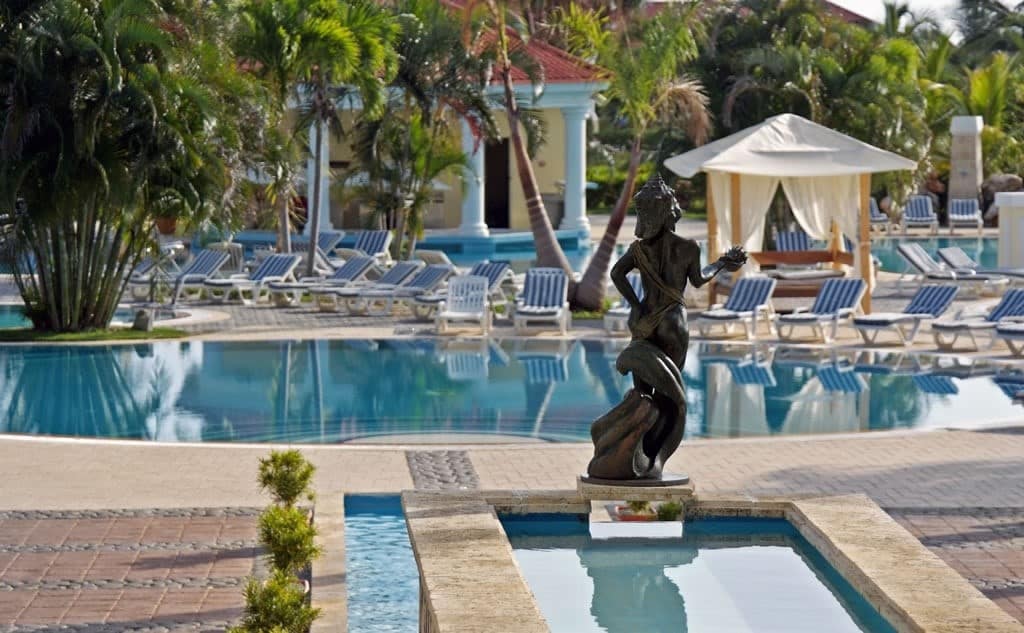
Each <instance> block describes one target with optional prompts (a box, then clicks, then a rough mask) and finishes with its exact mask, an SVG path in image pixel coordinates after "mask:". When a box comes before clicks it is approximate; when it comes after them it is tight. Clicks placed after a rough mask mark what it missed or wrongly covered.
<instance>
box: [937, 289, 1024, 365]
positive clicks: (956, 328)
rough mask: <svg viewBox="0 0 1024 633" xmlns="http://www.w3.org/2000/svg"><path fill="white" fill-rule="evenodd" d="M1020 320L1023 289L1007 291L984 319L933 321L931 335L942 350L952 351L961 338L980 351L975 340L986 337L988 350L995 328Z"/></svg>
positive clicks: (992, 340) (992, 343)
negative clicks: (966, 338) (968, 340)
mask: <svg viewBox="0 0 1024 633" xmlns="http://www.w3.org/2000/svg"><path fill="white" fill-rule="evenodd" d="M1021 318H1024V288H1016V289H1013V290H1007V291H1006V294H1004V295H1003V298H1002V299H1001V300H1000V301H999V303H998V304H997V305H996V307H994V308H992V310H991V311H990V312H989V313H988V314H987V315H986V316H984V317H979V318H973V319H958V320H953V321H935V322H934V323H932V335H933V336H934V337H935V344H936V345H938V347H939V349H942V350H950V349H953V347H954V346H955V345H956V342H957V341H958V340H959V339H960V337H961V336H966V337H968V338H969V339H970V340H971V345H972V346H973V349H975V350H978V349H981V346H980V345H979V344H978V339H977V335H979V334H982V335H985V336H987V337H988V339H989V340H988V342H987V345H985V347H986V348H989V347H992V346H993V345H994V344H995V342H996V340H997V339H996V334H997V328H998V327H999V326H1000V325H1005V324H1008V323H1010V322H1012V321H1010V320H1011V319H1021Z"/></svg>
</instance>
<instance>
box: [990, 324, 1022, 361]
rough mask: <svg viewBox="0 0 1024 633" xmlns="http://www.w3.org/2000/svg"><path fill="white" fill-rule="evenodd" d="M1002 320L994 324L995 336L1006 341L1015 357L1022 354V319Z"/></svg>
mask: <svg viewBox="0 0 1024 633" xmlns="http://www.w3.org/2000/svg"><path fill="white" fill-rule="evenodd" d="M1003 321H1004V322H1003V323H1000V324H999V325H997V326H996V337H997V338H999V339H1002V341H1003V342H1004V343H1006V346H1007V347H1009V348H1010V353H1011V354H1013V355H1014V356H1017V357H1021V356H1024V321H1016V320H1012V321H1010V322H1006V319H1004V320H1003Z"/></svg>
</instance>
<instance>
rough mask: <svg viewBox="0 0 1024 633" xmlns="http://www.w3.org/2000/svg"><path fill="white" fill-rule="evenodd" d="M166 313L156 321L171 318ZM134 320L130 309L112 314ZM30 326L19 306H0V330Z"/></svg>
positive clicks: (127, 320)
mask: <svg viewBox="0 0 1024 633" xmlns="http://www.w3.org/2000/svg"><path fill="white" fill-rule="evenodd" d="M161 312H162V311H161ZM167 312H168V314H167V315H162V314H158V315H157V320H160V319H167V318H171V316H172V315H171V314H170V311H167ZM134 318H135V313H134V312H133V311H132V309H131V308H118V309H117V310H116V311H115V312H114V321H120V322H122V323H131V321H132V320H133V319H134ZM31 326H32V323H31V322H30V321H29V320H28V319H26V318H25V312H24V310H23V309H22V307H21V306H15V305H0V329H5V328H20V327H31Z"/></svg>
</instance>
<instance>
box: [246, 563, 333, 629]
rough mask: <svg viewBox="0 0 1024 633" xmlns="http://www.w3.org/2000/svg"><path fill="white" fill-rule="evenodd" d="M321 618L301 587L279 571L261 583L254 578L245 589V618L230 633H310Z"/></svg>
mask: <svg viewBox="0 0 1024 633" xmlns="http://www.w3.org/2000/svg"><path fill="white" fill-rule="evenodd" d="M319 615H320V609H314V608H313V607H311V606H309V604H308V603H307V601H306V595H305V592H304V590H303V586H302V584H301V583H300V582H299V581H298V580H297V579H296V578H295V577H294V576H292V575H291V574H289V573H287V572H284V571H281V570H278V571H275V572H274V573H273V575H272V576H271V577H270V578H269V579H267V581H266V582H265V583H262V582H260V581H258V580H256V579H255V578H251V579H250V580H249V582H248V584H246V586H245V617H244V618H243V619H242V624H241V625H240V626H236V627H234V628H232V629H230V630H229V633H307V632H308V631H309V627H310V626H311V625H312V624H313V620H315V619H316V618H317V616H319Z"/></svg>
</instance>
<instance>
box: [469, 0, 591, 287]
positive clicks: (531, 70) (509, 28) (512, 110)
mask: <svg viewBox="0 0 1024 633" xmlns="http://www.w3.org/2000/svg"><path fill="white" fill-rule="evenodd" d="M509 4H510V3H509V2H508V1H507V0H468V1H467V2H466V5H465V8H464V24H465V33H466V40H467V43H468V40H469V37H470V36H471V34H472V31H471V25H472V24H474V22H475V20H474V16H475V15H482V16H483V17H484V19H485V22H486V24H487V26H488V28H489V33H488V37H486V38H482V39H481V40H480V41H481V42H486V43H488V44H489V46H488V47H487V50H486V51H480V52H481V54H487V55H489V56H493V57H494V60H495V72H497V74H498V78H499V79H500V80H501V85H502V88H503V92H504V106H505V114H506V116H507V117H508V128H509V140H510V142H511V145H512V150H513V152H514V154H515V157H516V170H517V171H518V173H519V182H520V183H521V184H522V187H523V197H524V198H525V199H526V211H527V214H528V215H529V218H530V231H531V232H532V233H533V238H534V242H535V248H536V250H537V265H538V266H543V267H551V268H561V269H562V270H564V271H565V272H566V274H567V275H569V276H570V279H571V278H572V273H573V271H572V267H571V266H569V260H568V259H567V258H566V257H565V252H564V251H562V247H561V246H560V245H559V244H558V238H557V237H556V236H555V230H554V228H553V227H552V226H551V219H550V218H549V217H548V213H547V209H546V208H545V207H544V201H543V199H541V197H540V186H539V185H538V184H537V175H536V173H534V171H533V163H532V162H531V160H530V151H529V150H530V149H531V148H530V147H528V142H527V141H528V139H526V138H524V135H523V130H524V129H526V131H527V133H530V132H533V131H535V130H531V128H530V127H529V126H530V122H531V120H530V118H529V117H528V116H525V115H526V114H528V113H526V112H524V106H523V104H522V103H520V99H519V97H518V96H517V92H516V87H515V82H514V81H513V79H512V71H513V69H514V68H518V69H519V70H522V71H525V72H526V73H527V74H528V75H529V76H530V77H531V79H532V81H533V84H534V86H533V87H534V92H535V94H537V93H539V92H540V89H541V87H542V86H543V77H542V70H541V69H540V67H539V66H538V65H537V63H536V62H535V61H534V60H533V59H532V58H531V57H530V56H529V54H528V53H527V51H526V43H527V41H528V35H527V34H526V29H525V28H520V29H514V28H513V27H515V26H525V25H524V23H523V22H522V20H520V19H519V17H518V16H517V15H515V14H514V13H512V12H511V11H510V10H509ZM479 9H482V10H483V11H482V12H481V11H479ZM574 285H575V284H571V286H574ZM573 292H574V289H573V288H572V287H570V289H569V295H570V297H571V296H572V294H573Z"/></svg>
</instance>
